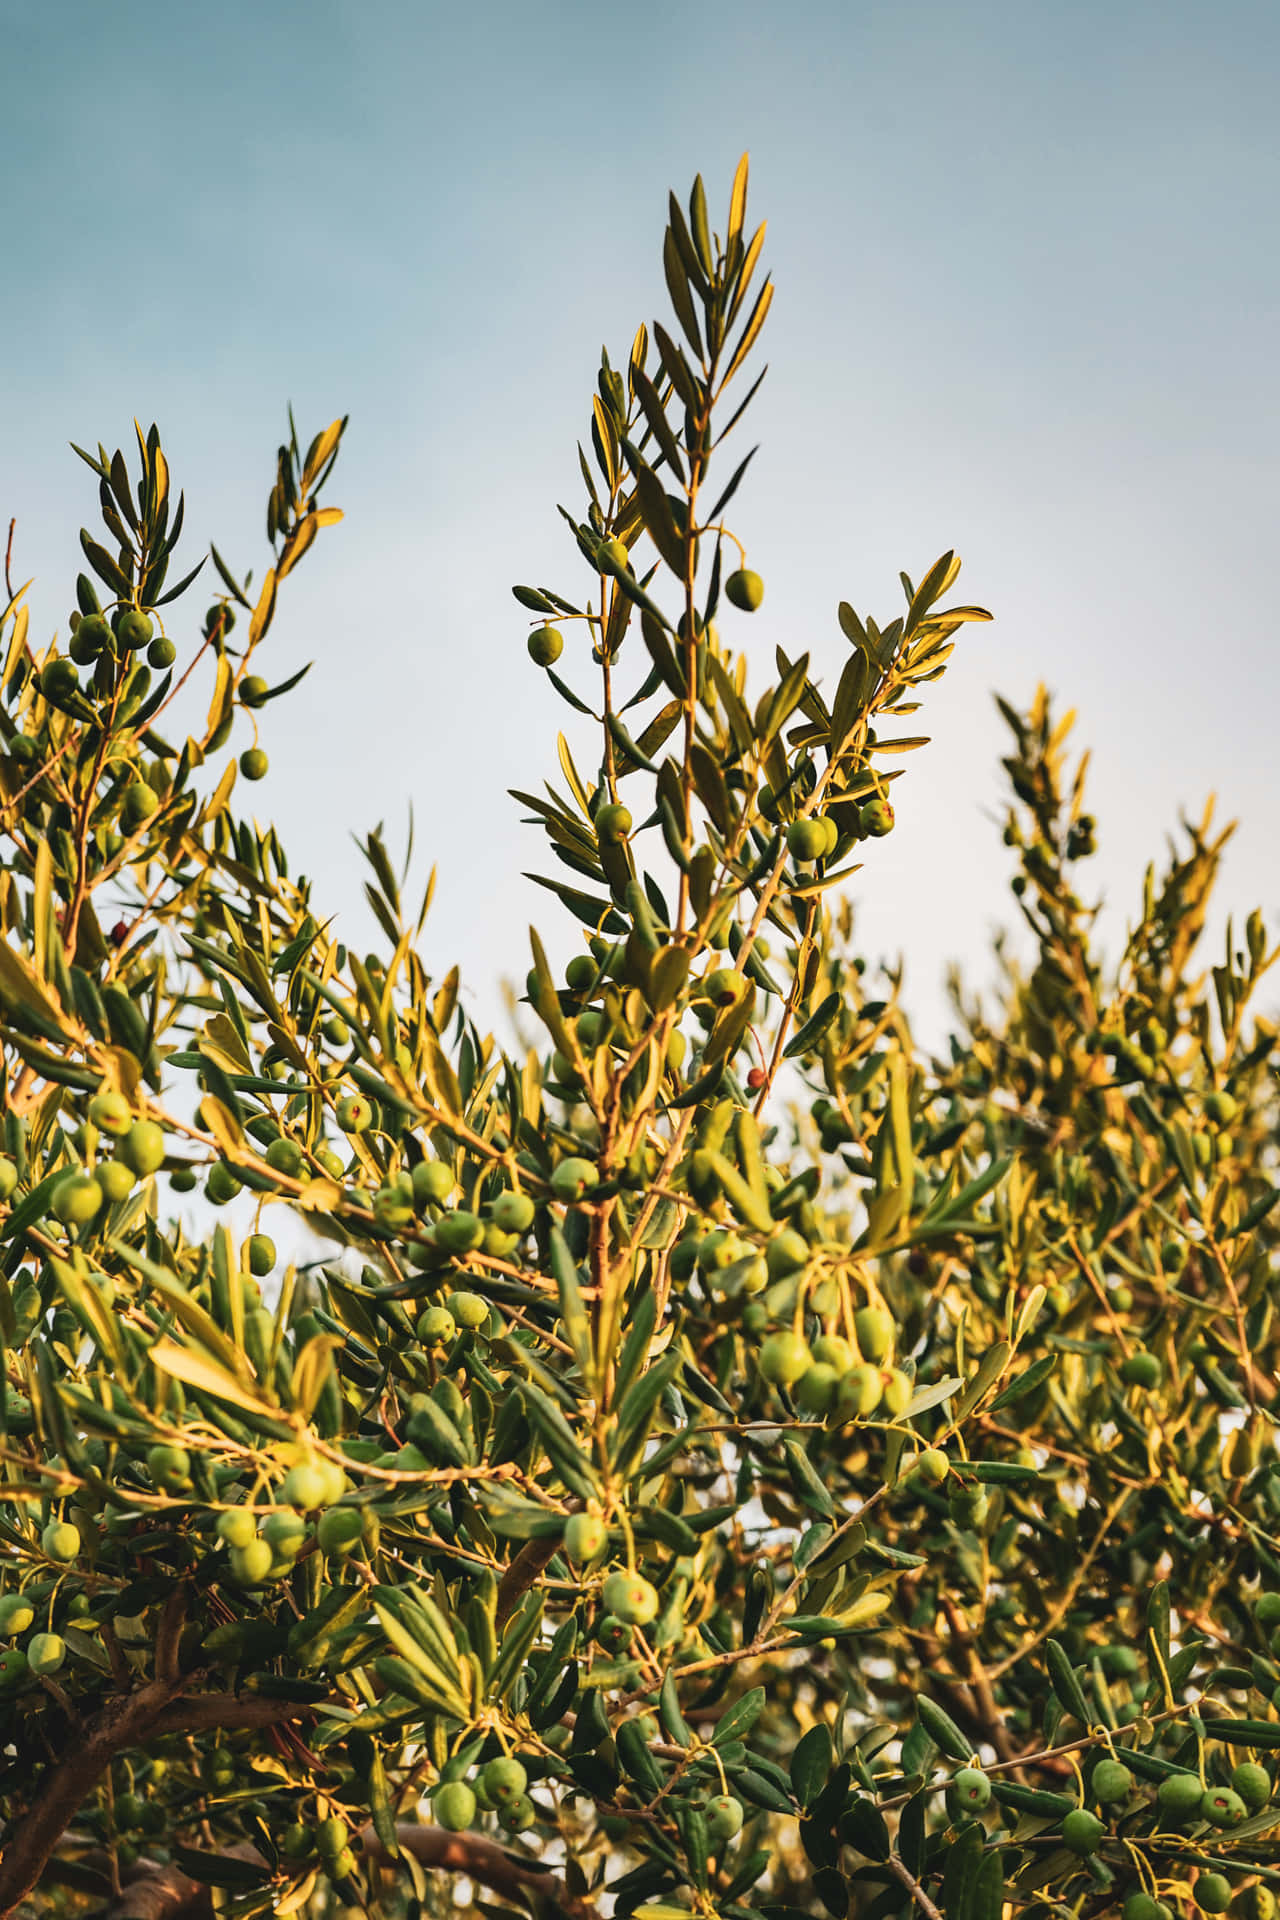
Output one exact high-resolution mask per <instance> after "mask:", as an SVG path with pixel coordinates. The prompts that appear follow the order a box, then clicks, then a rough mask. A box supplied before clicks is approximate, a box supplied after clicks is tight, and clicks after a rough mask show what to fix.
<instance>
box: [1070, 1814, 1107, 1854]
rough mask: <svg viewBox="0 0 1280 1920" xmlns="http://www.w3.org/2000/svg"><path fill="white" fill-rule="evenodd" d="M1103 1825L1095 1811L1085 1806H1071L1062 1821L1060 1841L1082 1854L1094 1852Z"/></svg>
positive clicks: (1074, 1851) (1100, 1837)
mask: <svg viewBox="0 0 1280 1920" xmlns="http://www.w3.org/2000/svg"><path fill="white" fill-rule="evenodd" d="M1102 1834H1103V1826H1102V1822H1101V1820H1099V1818H1098V1816H1097V1814H1096V1813H1090V1812H1089V1810H1088V1808H1087V1807H1073V1808H1072V1810H1071V1812H1070V1813H1069V1814H1068V1815H1067V1817H1066V1819H1065V1820H1064V1821H1063V1823H1062V1843H1063V1845H1064V1846H1066V1847H1069V1848H1070V1849H1071V1851H1072V1853H1078V1854H1080V1855H1082V1856H1084V1855H1087V1854H1090V1853H1096V1852H1097V1851H1098V1842H1099V1841H1100V1840H1101V1839H1102Z"/></svg>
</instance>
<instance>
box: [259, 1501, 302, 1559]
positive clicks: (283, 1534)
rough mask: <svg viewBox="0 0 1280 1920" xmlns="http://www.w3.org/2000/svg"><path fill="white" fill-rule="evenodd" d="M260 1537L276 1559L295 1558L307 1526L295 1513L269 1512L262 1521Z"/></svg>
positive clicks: (300, 1550) (298, 1552)
mask: <svg viewBox="0 0 1280 1920" xmlns="http://www.w3.org/2000/svg"><path fill="white" fill-rule="evenodd" d="M262 1537H263V1539H264V1540H265V1541H266V1543H267V1545H268V1546H269V1547H270V1549H271V1552H272V1554H273V1556H274V1557H275V1558H276V1559H278V1560H282V1559H288V1560H296V1559H297V1557H298V1555H299V1554H300V1553H301V1552H302V1545H303V1542H304V1541H305V1539H306V1537H307V1526H306V1522H305V1520H303V1518H302V1516H301V1515H300V1514H297V1513H281V1512H275V1513H269V1514H268V1515H267V1517H266V1519H265V1520H264V1521H263V1523H262Z"/></svg>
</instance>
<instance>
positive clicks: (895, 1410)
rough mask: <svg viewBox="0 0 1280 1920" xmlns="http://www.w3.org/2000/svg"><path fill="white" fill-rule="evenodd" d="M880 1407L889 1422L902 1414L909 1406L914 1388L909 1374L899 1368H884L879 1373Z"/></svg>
mask: <svg viewBox="0 0 1280 1920" xmlns="http://www.w3.org/2000/svg"><path fill="white" fill-rule="evenodd" d="M880 1379H881V1396H880V1398H881V1405H882V1406H883V1407H884V1410H885V1412H886V1413H887V1414H888V1415H889V1417H890V1419H891V1420H896V1419H897V1418H898V1417H899V1415H901V1414H904V1413H905V1412H906V1410H907V1408H908V1407H909V1406H910V1405H911V1397H912V1394H913V1393H914V1391H915V1388H914V1386H913V1384H912V1381H911V1376H910V1375H909V1374H906V1373H903V1372H902V1370H901V1368H900V1367H886V1368H884V1369H883V1370H882V1372H881V1376H880Z"/></svg>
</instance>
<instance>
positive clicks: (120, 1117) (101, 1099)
mask: <svg viewBox="0 0 1280 1920" xmlns="http://www.w3.org/2000/svg"><path fill="white" fill-rule="evenodd" d="M89 1118H90V1120H92V1122H93V1124H94V1126H95V1127H97V1129H98V1131H99V1132H100V1133H108V1134H110V1135H111V1138H112V1139H113V1140H118V1139H120V1137H121V1136H122V1135H123V1134H126V1133H128V1131H129V1128H130V1125H131V1124H132V1121H133V1114H132V1112H131V1111H130V1107H129V1102H128V1101H127V1100H126V1099H125V1097H124V1095H123V1094H122V1093H116V1092H114V1091H113V1090H111V1089H110V1088H108V1089H105V1090H104V1091H103V1092H102V1093H95V1094H94V1096H93V1099H92V1100H91V1101H90V1102H89Z"/></svg>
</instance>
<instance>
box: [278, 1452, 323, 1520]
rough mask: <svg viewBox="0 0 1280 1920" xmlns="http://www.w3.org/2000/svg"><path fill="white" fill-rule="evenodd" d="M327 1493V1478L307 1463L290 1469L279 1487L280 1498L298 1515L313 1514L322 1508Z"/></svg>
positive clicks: (303, 1462) (301, 1462)
mask: <svg viewBox="0 0 1280 1920" xmlns="http://www.w3.org/2000/svg"><path fill="white" fill-rule="evenodd" d="M327 1492H328V1476H327V1475H326V1474H324V1473H322V1472H321V1471H320V1469H319V1467H315V1466H312V1465H311V1464H310V1463H309V1462H307V1461H299V1462H298V1464H297V1466H294V1467H290V1469H289V1471H288V1473H286V1475H285V1477H284V1479H283V1481H282V1482H281V1485H280V1498H281V1499H282V1500H283V1501H284V1502H285V1504H286V1506H290V1507H296V1508H297V1509H298V1512H299V1513H313V1512H314V1511H315V1509H316V1508H317V1507H322V1506H323V1505H324V1503H325V1494H326V1493H327Z"/></svg>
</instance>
